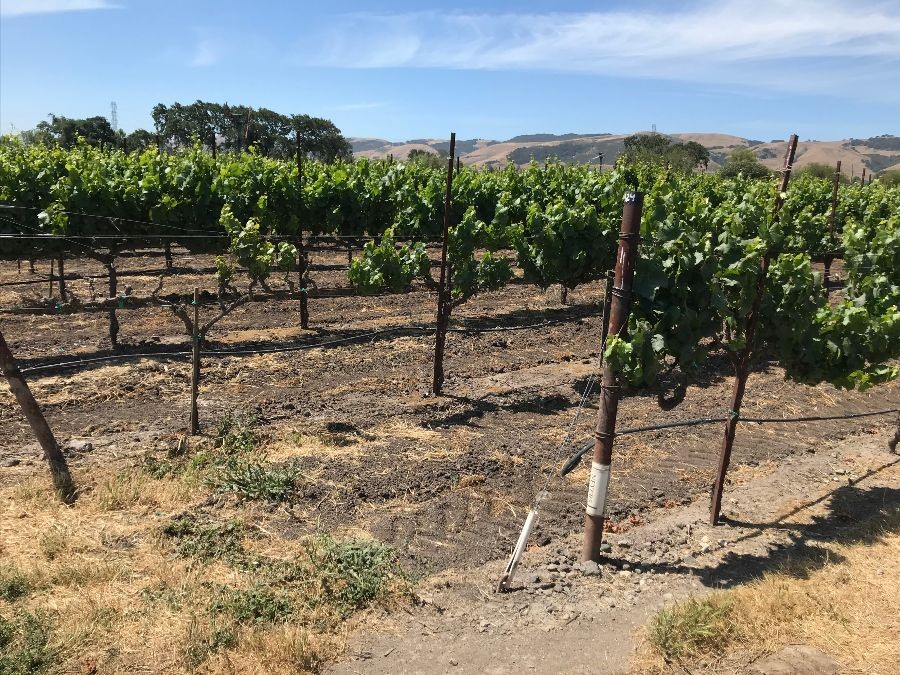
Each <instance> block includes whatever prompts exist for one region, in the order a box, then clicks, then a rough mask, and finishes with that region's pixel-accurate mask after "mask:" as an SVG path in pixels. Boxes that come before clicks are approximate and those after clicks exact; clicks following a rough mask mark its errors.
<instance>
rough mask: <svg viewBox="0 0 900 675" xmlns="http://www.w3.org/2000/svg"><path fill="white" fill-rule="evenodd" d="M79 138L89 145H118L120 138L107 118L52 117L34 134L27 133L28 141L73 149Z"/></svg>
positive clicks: (41, 124) (40, 125) (39, 125)
mask: <svg viewBox="0 0 900 675" xmlns="http://www.w3.org/2000/svg"><path fill="white" fill-rule="evenodd" d="M79 138H83V139H84V140H85V141H87V143H88V144H89V145H112V146H114V145H117V144H118V143H119V140H118V136H117V134H116V132H115V131H113V128H112V127H111V126H110V124H109V120H107V119H106V118H105V117H99V116H97V117H88V118H85V119H76V118H72V117H62V116H57V115H51V116H50V121H49V122H40V123H39V124H38V125H37V126H36V127H35V129H34V130H33V131H32V132H26V139H25V140H26V141H29V140H30V141H37V142H45V143H46V142H48V141H49V142H51V143H57V144H59V145H61V146H62V147H64V148H67V149H68V148H72V147H73V146H74V145H75V143H76V142H77V140H78V139H79Z"/></svg>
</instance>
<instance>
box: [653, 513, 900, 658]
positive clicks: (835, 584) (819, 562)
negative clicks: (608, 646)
mask: <svg viewBox="0 0 900 675" xmlns="http://www.w3.org/2000/svg"><path fill="white" fill-rule="evenodd" d="M860 540H861V541H862V542H863V543H858V542H859V541H860ZM847 542H848V543H833V544H828V545H826V546H822V547H821V549H820V552H819V554H818V555H815V556H812V557H808V558H805V559H801V560H796V561H794V562H793V563H792V564H791V565H790V566H788V567H785V568H784V569H782V570H781V571H779V572H776V573H772V574H768V575H766V576H765V577H763V578H762V579H761V580H759V581H756V582H753V583H751V584H748V585H746V586H741V587H738V588H736V589H733V590H729V591H722V592H716V593H713V594H710V595H708V596H705V597H703V598H700V599H692V600H690V601H688V602H686V603H682V604H678V605H675V606H674V607H671V608H667V609H665V610H663V611H662V612H660V613H659V614H658V615H657V616H656V617H655V618H654V620H653V622H652V623H651V625H650V627H649V628H648V629H647V636H646V639H645V646H644V648H643V650H642V653H641V654H640V655H639V657H638V660H637V662H636V664H635V667H636V669H637V670H636V672H653V673H681V672H684V670H685V669H688V670H689V671H690V672H694V673H698V672H704V673H709V672H728V671H730V669H731V668H737V667H739V666H740V664H747V663H750V662H753V661H755V660H756V659H758V658H760V657H761V656H763V655H766V654H770V653H773V652H776V651H778V650H779V649H781V648H783V647H785V646H787V645H790V644H806V645H811V646H813V647H816V648H818V649H820V650H822V651H824V652H826V653H827V654H830V655H831V656H832V657H834V658H836V659H837V660H839V661H840V662H841V663H842V664H843V670H842V672H844V673H859V674H860V675H862V674H863V673H865V674H866V675H887V674H888V673H895V672H897V671H896V666H897V663H898V661H900V617H898V614H897V607H900V585H898V584H897V583H895V580H896V579H897V578H898V576H900V512H898V511H894V512H892V513H890V514H889V515H888V516H887V517H885V518H884V519H881V520H880V521H878V522H876V523H872V524H867V525H866V526H864V527H863V528H862V529H861V530H860V531H858V532H856V533H854V536H853V537H852V539H851V538H848V539H847Z"/></svg>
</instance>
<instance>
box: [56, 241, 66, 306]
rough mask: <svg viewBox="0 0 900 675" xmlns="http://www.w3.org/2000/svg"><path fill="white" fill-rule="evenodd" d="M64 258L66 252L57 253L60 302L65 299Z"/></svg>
mask: <svg viewBox="0 0 900 675" xmlns="http://www.w3.org/2000/svg"><path fill="white" fill-rule="evenodd" d="M65 259H66V254H65V253H60V254H59V265H58V267H59V298H60V300H61V301H62V302H65V301H66V269H65V262H64V261H65Z"/></svg>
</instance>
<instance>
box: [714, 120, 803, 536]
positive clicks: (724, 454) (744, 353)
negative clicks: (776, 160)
mask: <svg viewBox="0 0 900 675" xmlns="http://www.w3.org/2000/svg"><path fill="white" fill-rule="evenodd" d="M796 152H797V135H796V134H791V140H790V142H789V143H788V150H787V154H786V155H785V157H784V169H782V174H781V185H780V187H779V189H778V197H777V198H776V199H775V214H774V215H775V218H777V217H778V212H779V211H780V210H781V205H782V203H783V201H784V200H783V198H782V196H781V195H783V194H784V192H785V191H786V190H787V187H788V181H790V179H791V167H792V166H793V164H794V154H795V153H796ZM771 255H772V251H767V252H766V253H765V254H764V255H763V257H762V259H761V260H760V262H759V268H760V269H759V276H758V277H757V279H756V295H755V297H754V298H753V307H752V308H751V309H750V314H748V315H747V323H746V326H747V328H746V332H745V343H746V344H745V346H744V348H743V349H742V350H740V352H738V353H737V354H736V355H735V357H734V359H735V360H734V390H733V391H732V395H731V409H730V411H729V414H728V421H727V422H725V434H724V436H723V438H722V447H721V450H720V451H719V465H718V469H717V471H716V479H715V482H714V483H713V488H712V498H711V500H710V507H709V522H710V524H711V525H716V524H717V523H718V521H719V513H720V512H721V510H722V493H723V491H724V489H725V476H726V474H727V473H728V464H729V463H730V462H731V449H732V447H733V446H734V434H735V431H736V430H737V423H738V417H739V416H740V412H741V401H743V399H744V390H745V388H746V386H747V378H748V377H749V375H750V358H751V357H752V355H753V338H754V337H755V335H756V324H757V322H758V321H759V310H760V306H761V305H762V299H763V294H764V293H765V290H766V277H767V276H768V274H769V263H770V261H771Z"/></svg>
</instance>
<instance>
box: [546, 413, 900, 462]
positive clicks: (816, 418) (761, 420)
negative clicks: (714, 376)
mask: <svg viewBox="0 0 900 675" xmlns="http://www.w3.org/2000/svg"><path fill="white" fill-rule="evenodd" d="M893 413H900V408H889V409H887V410H872V411H868V412H861V413H847V414H845V415H806V416H803V417H742V416H740V415H738V417H737V420H738V422H749V423H751V424H777V423H789V422H825V421H827V420H849V419H854V418H857V417H875V416H878V415H891V414H893ZM729 419H730V418H729V417H727V416H724V417H698V418H696V419H691V420H681V421H678V422H665V423H661V424H650V425H647V426H643V427H631V428H627V429H622V430H621V431H616V433H615V436H629V435H631V434H639V433H643V432H645V431H659V430H662V429H675V428H678V427H696V426H700V425H703V424H716V423H719V422H727V421H728V420H729ZM593 447H594V441H590V442H588V443H585V444H584V445H583V446H582V447H581V449H579V450H578V452H576V453H575V454H574V455H572V456H571V457H570V458H569V459H567V460H566V463H565V464H563V466H562V468H561V469H560V470H559V475H560V476H565V475H566V474H568V473H570V472H571V471H572V470H573V469H574V468H575V467H576V466H578V464H579V463H580V462H581V458H582V457H584V456H585V455H586V454H587V453H588V452H590V451H591V449H592V448H593Z"/></svg>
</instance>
